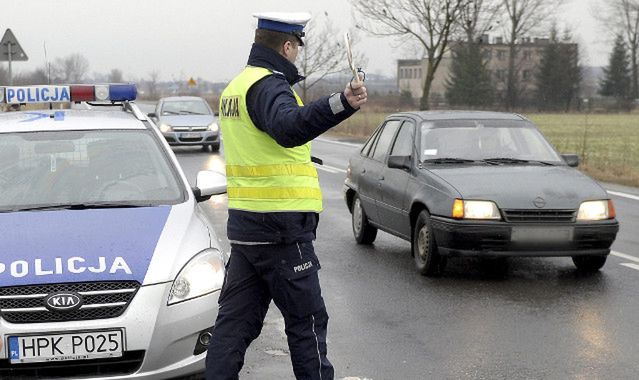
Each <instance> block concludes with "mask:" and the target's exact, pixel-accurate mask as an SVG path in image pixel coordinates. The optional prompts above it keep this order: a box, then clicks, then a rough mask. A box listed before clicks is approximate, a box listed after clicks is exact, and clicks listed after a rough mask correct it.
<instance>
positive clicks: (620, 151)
mask: <svg viewBox="0 0 639 380" xmlns="http://www.w3.org/2000/svg"><path fill="white" fill-rule="evenodd" d="M388 114H389V113H387V112H380V111H377V110H373V111H368V112H366V111H362V112H358V113H357V114H355V115H354V116H353V117H352V118H350V119H348V120H346V121H344V122H343V123H342V124H340V125H339V126H338V127H337V128H334V129H333V130H331V133H332V134H335V135H339V136H342V137H347V138H350V139H353V140H359V141H363V140H364V139H365V138H366V137H368V136H370V134H371V133H372V132H373V131H374V130H375V128H377V126H378V125H379V124H380V123H381V122H382V121H383V120H384V117H386V116H387V115H388ZM525 116H526V117H528V118H529V119H530V120H532V121H533V123H535V124H536V125H537V126H538V127H539V129H540V130H541V131H542V133H543V134H544V135H545V136H546V138H547V139H548V140H549V141H550V143H551V144H553V145H554V146H555V148H556V149H557V150H558V151H559V152H561V153H576V154H578V155H579V159H580V162H581V164H580V166H579V169H580V170H582V171H583V172H585V173H587V174H588V175H590V176H592V177H593V178H596V179H598V180H600V181H605V182H612V183H617V184H622V185H628V186H635V187H639V115H636V114H583V113H582V114H574V113H573V114H542V113H537V114H535V113H533V114H525Z"/></svg>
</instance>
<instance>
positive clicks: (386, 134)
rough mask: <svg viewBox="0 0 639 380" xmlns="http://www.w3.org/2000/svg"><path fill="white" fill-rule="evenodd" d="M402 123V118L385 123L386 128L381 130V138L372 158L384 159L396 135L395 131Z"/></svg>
mask: <svg viewBox="0 0 639 380" xmlns="http://www.w3.org/2000/svg"><path fill="white" fill-rule="evenodd" d="M400 124H401V120H390V121H388V122H386V124H385V125H384V129H382V130H381V132H379V138H378V139H377V143H376V144H375V148H374V149H375V150H374V151H373V154H372V158H373V159H374V160H376V161H384V158H386V153H388V149H389V148H390V144H391V142H392V141H393V137H395V133H396V132H397V129H398V128H399V125H400Z"/></svg>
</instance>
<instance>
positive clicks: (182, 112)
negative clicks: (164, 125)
mask: <svg viewBox="0 0 639 380" xmlns="http://www.w3.org/2000/svg"><path fill="white" fill-rule="evenodd" d="M180 113H181V114H189V115H204V114H203V113H199V112H193V111H186V110H184V111H180Z"/></svg>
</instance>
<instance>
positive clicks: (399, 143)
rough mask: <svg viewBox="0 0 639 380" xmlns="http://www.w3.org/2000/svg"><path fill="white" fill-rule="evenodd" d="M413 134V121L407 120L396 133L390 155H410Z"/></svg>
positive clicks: (411, 152)
mask: <svg viewBox="0 0 639 380" xmlns="http://www.w3.org/2000/svg"><path fill="white" fill-rule="evenodd" d="M414 135H415V123H414V122H413V121H411V120H407V121H405V122H404V124H402V127H401V128H400V130H399V133H398V134H397V138H396V139H395V143H394V144H393V149H391V153H390V155H391V156H410V155H412V154H413V136H414Z"/></svg>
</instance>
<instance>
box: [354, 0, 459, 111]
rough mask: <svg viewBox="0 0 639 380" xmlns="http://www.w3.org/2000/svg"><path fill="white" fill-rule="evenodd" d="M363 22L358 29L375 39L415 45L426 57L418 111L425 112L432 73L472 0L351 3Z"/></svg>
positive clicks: (427, 106) (369, 1)
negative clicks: (463, 12) (462, 12)
mask: <svg viewBox="0 0 639 380" xmlns="http://www.w3.org/2000/svg"><path fill="white" fill-rule="evenodd" d="M351 1H352V4H353V8H354V9H355V11H356V12H358V13H359V14H360V15H361V16H363V18H364V22H363V23H361V25H359V27H360V28H361V29H363V30H365V31H367V32H369V33H371V34H372V35H376V36H396V37H400V38H405V39H407V40H412V41H415V42H418V43H419V44H420V46H422V47H423V48H424V55H425V56H426V59H427V62H426V78H425V79H424V84H423V86H424V87H423V88H424V91H423V95H422V99H421V101H420V109H428V108H429V102H428V97H429V95H430V88H431V85H432V83H433V79H434V78H435V72H436V71H437V68H438V67H439V64H440V62H441V60H442V58H443V57H444V54H445V53H446V51H447V50H448V44H449V42H450V38H451V36H452V33H453V29H454V28H455V27H456V26H457V24H456V21H457V19H458V18H459V15H460V12H461V9H462V8H463V6H464V5H466V4H467V3H469V2H470V1H472V0H351Z"/></svg>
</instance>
